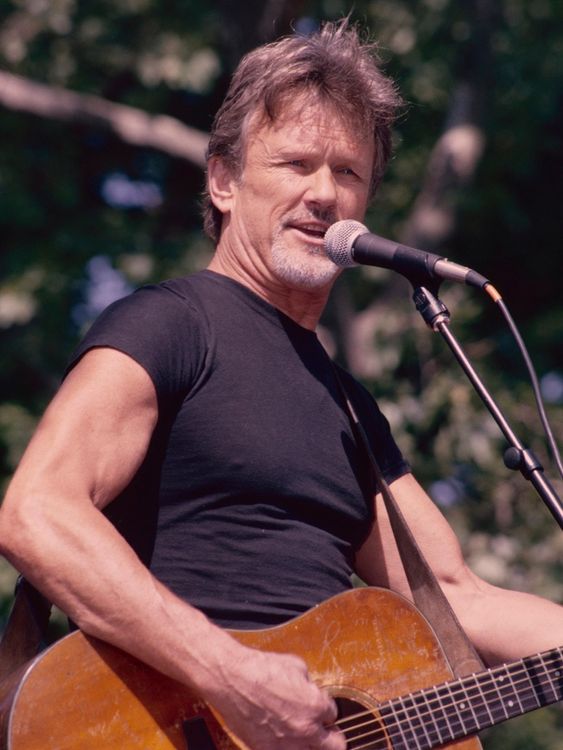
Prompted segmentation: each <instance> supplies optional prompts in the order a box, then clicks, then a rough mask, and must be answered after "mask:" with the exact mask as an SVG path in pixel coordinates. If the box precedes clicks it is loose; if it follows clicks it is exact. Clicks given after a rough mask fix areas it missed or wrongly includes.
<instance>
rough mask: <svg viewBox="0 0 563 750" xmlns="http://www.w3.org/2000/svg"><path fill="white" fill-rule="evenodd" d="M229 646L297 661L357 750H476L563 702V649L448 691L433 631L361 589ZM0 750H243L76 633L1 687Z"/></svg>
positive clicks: (457, 682) (175, 687)
mask: <svg viewBox="0 0 563 750" xmlns="http://www.w3.org/2000/svg"><path fill="white" fill-rule="evenodd" d="M233 635H234V636H235V637H236V638H237V639H238V640H240V641H241V642H243V643H245V644H246V645H248V646H253V647H255V648H258V649H262V650H265V651H274V652H291V653H294V654H297V655H299V656H301V657H302V658H303V659H304V660H305V661H306V662H307V665H308V667H309V672H310V674H311V676H312V678H313V679H314V680H315V681H316V682H317V683H318V684H319V685H322V686H323V687H324V688H326V689H327V690H328V691H330V693H331V694H332V695H334V696H335V698H336V700H337V703H338V706H339V718H338V726H339V727H340V729H341V730H342V732H344V734H345V736H346V738H347V747H348V748H349V750H429V749H430V748H434V747H442V746H444V747H448V748H454V747H455V748H456V750H476V749H477V748H480V747H481V745H480V743H479V740H477V739H476V738H475V737H474V735H475V734H476V733H477V732H479V730H481V729H483V728H485V727H490V726H492V725H495V724H498V723H500V722H503V721H505V720H506V719H510V718H512V717H515V716H518V715H520V714H524V713H526V712H528V711H533V710H534V709H536V708H539V707H541V706H546V705H548V704H550V703H555V702H557V701H560V700H561V698H562V697H563V648H555V649H553V650H551V651H547V652H545V653H541V654H537V655H535V656H530V657H527V658H525V659H522V660H519V661H516V662H514V663H511V664H506V665H503V666H499V667H495V668H493V669H490V670H487V671H484V672H480V673H478V674H474V675H471V676H468V677H464V678H461V679H452V674H451V671H450V669H449V667H448V665H447V663H446V661H445V659H444V656H443V654H442V651H441V648H440V645H439V643H438V641H437V639H436V637H435V635H434V633H433V631H432V629H431V627H430V626H429V625H428V623H427V622H426V620H425V619H424V618H423V617H422V616H421V615H420V613H419V612H418V611H417V610H416V609H415V608H414V607H413V605H411V604H410V603H409V602H408V601H407V600H405V599H404V598H403V597H401V596H399V595H397V594H394V593H391V592H389V591H387V590H384V589H378V588H359V589H353V590H351V591H348V592H346V593H343V594H339V595H338V596H336V597H333V598H331V599H329V600H328V601H326V602H324V603H323V604H320V605H318V606H316V607H314V608H313V609H311V610H310V611H309V612H307V613H305V614H304V615H301V616H299V617H297V618H295V619H294V620H291V621H290V622H288V623H286V624H284V625H280V626H278V627H275V628H269V629H266V630H254V631H241V632H239V631H233ZM155 638H158V633H155ZM0 747H1V748H3V750H107V749H110V748H111V750H137V749H138V750H171V749H172V748H176V749H178V750H235V748H236V749H238V750H241V749H243V748H244V745H242V744H241V743H240V742H238V741H237V739H236V738H235V737H234V736H232V735H231V734H230V732H229V730H228V729H227V728H226V727H225V726H224V725H223V723H222V721H221V718H220V716H218V715H217V714H216V713H215V712H214V710H213V708H212V707H210V706H209V705H207V704H206V703H205V702H204V701H202V700H201V699H200V698H199V697H198V696H197V695H196V694H194V693H193V692H192V691H190V690H189V689H187V688H186V687H185V686H183V685H181V684H179V683H177V682H175V681H174V680H172V679H170V678H168V677H165V676H164V675H162V674H160V673H159V672H157V671H155V670H153V669H151V668H149V667H147V666H146V665H145V664H143V663H142V662H140V661H137V660H136V659H134V658H132V657H131V656H129V655H127V654H126V653H124V652H122V651H120V650H119V649H116V648H114V647H112V646H110V645H108V644H106V643H103V642H101V641H99V640H96V639H95V638H90V637H88V636H86V635H84V634H83V633H81V632H75V633H72V634H70V635H68V636H66V637H65V638H63V639H62V640H60V641H58V642H57V643H55V644H54V645H53V646H52V647H50V648H49V649H47V650H46V651H44V652H43V653H42V654H40V655H39V656H38V657H37V658H36V659H35V660H33V661H32V662H30V663H29V664H28V665H26V666H25V667H23V668H22V669H21V670H19V671H18V672H16V673H14V674H12V675H11V676H10V677H9V678H8V679H7V680H5V681H4V683H3V685H2V686H0ZM263 750H268V749H267V748H264V749H263ZM288 750H289V749H288Z"/></svg>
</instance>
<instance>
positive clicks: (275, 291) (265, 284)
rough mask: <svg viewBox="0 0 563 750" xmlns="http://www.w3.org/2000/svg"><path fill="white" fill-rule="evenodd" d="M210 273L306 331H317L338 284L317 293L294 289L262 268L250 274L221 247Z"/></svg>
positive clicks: (327, 285)
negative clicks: (249, 293)
mask: <svg viewBox="0 0 563 750" xmlns="http://www.w3.org/2000/svg"><path fill="white" fill-rule="evenodd" d="M208 269H209V270H210V271H214V272H215V273H220V274H222V275H223V276H228V277H229V278H231V279H234V280H235V281H238V282H239V283H240V284H243V285H244V286H246V287H248V289H250V290H251V291H252V292H254V294H257V295H258V296H259V297H261V298H262V299H264V300H265V301H266V302H268V303H269V304H270V305H272V306H273V307H275V308H277V309H278V310H280V311H281V312H283V313H284V314H285V315H287V316H288V317H289V318H291V319H292V320H294V321H295V322H296V323H298V324H299V325H300V326H302V327H303V328H308V329H309V330H311V331H314V330H315V329H316V327H317V325H318V322H319V319H320V316H321V314H322V312H323V310H324V308H325V305H326V303H327V299H328V295H329V293H330V290H331V289H332V285H333V283H334V280H333V281H331V282H330V283H329V284H326V285H325V286H322V287H320V288H316V289H302V288H298V287H291V286H290V285H289V284H288V283H286V282H283V281H280V280H278V279H276V278H275V277H273V276H272V274H270V273H266V272H265V270H264V269H262V268H259V267H251V268H250V270H249V269H248V268H247V267H246V266H245V265H244V264H241V263H240V262H238V259H237V257H236V255H234V254H230V253H228V252H227V251H226V250H225V248H224V246H223V245H222V244H221V243H219V245H218V246H217V250H216V251H215V255H214V256H213V258H212V260H211V262H210V263H209V265H208Z"/></svg>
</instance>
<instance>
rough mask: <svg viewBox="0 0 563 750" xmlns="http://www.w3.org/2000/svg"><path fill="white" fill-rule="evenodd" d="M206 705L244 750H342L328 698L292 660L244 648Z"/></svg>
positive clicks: (299, 663) (341, 738)
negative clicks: (216, 712) (212, 708)
mask: <svg viewBox="0 0 563 750" xmlns="http://www.w3.org/2000/svg"><path fill="white" fill-rule="evenodd" d="M241 648H242V650H241V652H240V654H239V656H238V658H237V659H236V660H234V661H233V663H231V664H229V665H228V667H227V668H226V669H225V668H224V670H223V671H224V680H223V683H222V685H221V686H220V688H219V690H218V691H217V695H215V696H213V697H212V698H211V699H210V701H211V703H212V705H213V706H214V708H216V709H217V711H218V712H219V713H220V714H221V716H222V718H223V719H224V721H225V723H226V725H227V726H228V727H229V729H230V730H231V731H232V732H233V733H234V735H235V736H236V737H237V738H238V739H240V740H241V741H242V742H243V743H244V744H245V745H246V746H247V747H248V749H249V750H265V748H267V749H268V750H345V749H346V741H345V739H344V735H343V734H341V733H340V732H339V731H338V730H337V729H336V728H335V727H334V726H333V724H334V722H335V720H336V718H337V709H336V704H335V702H334V700H333V699H332V698H331V697H330V695H329V694H328V693H327V692H325V691H323V690H321V689H320V688H319V687H318V686H317V685H315V683H313V682H312V681H311V680H310V679H309V676H308V673H307V666H306V664H305V663H304V662H303V661H302V660H301V659H299V658H298V657H296V656H291V655H288V654H272V653H267V652H262V651H256V650H254V649H249V648H246V647H241Z"/></svg>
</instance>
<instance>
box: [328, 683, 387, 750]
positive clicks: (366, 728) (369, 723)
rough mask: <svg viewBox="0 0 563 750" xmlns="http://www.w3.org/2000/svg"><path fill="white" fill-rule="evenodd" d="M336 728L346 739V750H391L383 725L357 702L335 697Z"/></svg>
mask: <svg viewBox="0 0 563 750" xmlns="http://www.w3.org/2000/svg"><path fill="white" fill-rule="evenodd" d="M334 699H335V701H336V706H337V708H338V726H339V728H340V730H341V731H342V732H343V733H344V735H345V737H346V748H347V750H359V749H360V748H364V749H365V748H369V749H370V750H391V748H392V745H391V744H390V743H389V739H388V735H387V733H386V731H385V729H384V727H383V724H382V723H381V722H380V721H378V720H377V719H376V718H375V716H374V714H373V712H372V711H371V710H370V709H368V708H366V706H364V705H363V704H362V703H360V702H359V701H355V700H352V699H351V698H345V697H343V696H335V697H334Z"/></svg>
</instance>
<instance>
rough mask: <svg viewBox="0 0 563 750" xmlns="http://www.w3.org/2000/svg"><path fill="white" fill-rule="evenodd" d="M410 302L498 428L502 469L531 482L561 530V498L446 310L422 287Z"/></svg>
mask: <svg viewBox="0 0 563 750" xmlns="http://www.w3.org/2000/svg"><path fill="white" fill-rule="evenodd" d="M413 300H414V303H415V306H416V309H417V310H418V312H419V313H420V314H421V315H422V317H423V319H424V321H425V322H426V323H427V325H428V326H429V327H430V328H431V329H432V330H433V331H437V332H438V333H440V334H441V336H442V338H443V339H444V340H445V342H446V343H447V345H448V346H449V348H450V350H451V351H452V352H453V354H454V356H455V358H456V359H457V361H458V362H459V364H460V365H461V367H462V369H463V370H464V372H465V374H466V375H467V377H468V378H469V380H470V381H471V383H472V385H473V387H474V388H475V390H476V391H477V393H478V395H479V396H480V398H481V400H482V401H483V403H484V404H485V406H486V407H487V409H488V410H489V412H490V413H491V415H492V417H493V419H494V420H495V422H496V423H497V424H498V426H499V427H500V429H501V431H502V433H503V435H504V436H505V438H506V439H507V440H508V442H509V444H510V446H509V448H507V449H506V451H505V453H504V464H505V466H506V467H507V468H508V469H512V470H514V471H516V470H519V471H520V473H521V474H522V476H523V477H524V478H525V479H527V480H528V481H529V482H531V483H532V485H533V486H534V488H535V489H536V491H537V492H538V494H539V496H540V497H541V499H542V500H543V502H544V503H545V504H546V505H547V507H548V509H549V510H550V512H551V514H552V516H553V517H554V518H555V520H556V521H557V523H558V524H559V527H560V528H561V529H563V503H562V502H561V499H560V498H559V497H558V495H557V493H556V492H555V489H554V488H553V486H552V485H551V483H550V482H549V480H548V479H547V478H546V477H545V475H544V470H543V466H542V465H541V463H540V461H539V460H538V458H537V456H536V455H535V454H534V453H533V451H532V450H530V449H529V448H526V447H525V446H524V445H523V444H522V443H521V442H520V440H519V439H518V437H517V436H516V434H515V433H514V431H513V430H512V428H511V427H510V425H509V424H508V422H507V420H506V418H505V417H504V415H503V413H502V412H501V410H500V409H499V407H498V406H497V404H496V403H495V401H494V399H493V398H492V396H491V394H490V393H489V391H488V390H487V388H486V386H485V385H484V383H483V381H482V380H481V378H480V377H479V375H478V374H477V372H476V371H475V368H474V367H473V365H472V364H471V362H470V361H469V359H468V357H467V355H466V354H465V352H464V351H463V349H462V348H461V346H460V344H459V342H458V341H457V339H456V338H455V336H454V335H453V333H452V332H451V330H450V328H449V322H450V314H449V311H448V309H447V307H446V306H445V305H444V303H443V302H442V301H441V300H440V299H438V297H436V296H435V295H434V294H433V292H431V291H430V290H428V289H427V288H426V287H423V286H415V288H414V293H413Z"/></svg>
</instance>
